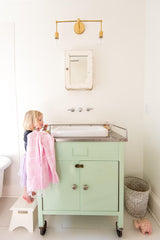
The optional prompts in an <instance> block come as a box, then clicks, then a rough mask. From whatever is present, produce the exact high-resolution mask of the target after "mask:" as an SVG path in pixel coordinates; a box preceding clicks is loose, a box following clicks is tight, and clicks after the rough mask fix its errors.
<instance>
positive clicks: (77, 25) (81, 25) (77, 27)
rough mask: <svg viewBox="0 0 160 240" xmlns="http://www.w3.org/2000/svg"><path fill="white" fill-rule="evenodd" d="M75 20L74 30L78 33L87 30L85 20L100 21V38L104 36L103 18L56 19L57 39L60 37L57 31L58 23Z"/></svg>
mask: <svg viewBox="0 0 160 240" xmlns="http://www.w3.org/2000/svg"><path fill="white" fill-rule="evenodd" d="M69 22H75V24H74V31H75V33H77V34H82V33H83V32H84V31H85V25H84V23H83V22H99V23H100V31H99V38H103V31H102V20H80V18H78V19H77V20H67V21H56V32H55V39H59V33H58V31H57V25H58V23H69Z"/></svg>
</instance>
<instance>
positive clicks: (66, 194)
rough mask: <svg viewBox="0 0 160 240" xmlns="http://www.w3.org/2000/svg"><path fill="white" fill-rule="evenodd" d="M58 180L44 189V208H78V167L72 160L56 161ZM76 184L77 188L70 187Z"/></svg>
mask: <svg viewBox="0 0 160 240" xmlns="http://www.w3.org/2000/svg"><path fill="white" fill-rule="evenodd" d="M57 173H58V176H59V179H60V182H59V183H57V184H54V185H52V184H51V185H50V186H49V187H48V188H47V189H45V190H44V196H43V209H44V210H79V188H78V185H79V169H77V168H75V162H74V161H57ZM74 184H76V185H77V189H72V186H73V185H74Z"/></svg>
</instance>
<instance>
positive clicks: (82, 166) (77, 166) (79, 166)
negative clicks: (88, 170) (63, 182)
mask: <svg viewBox="0 0 160 240" xmlns="http://www.w3.org/2000/svg"><path fill="white" fill-rule="evenodd" d="M75 168H84V165H83V164H75Z"/></svg>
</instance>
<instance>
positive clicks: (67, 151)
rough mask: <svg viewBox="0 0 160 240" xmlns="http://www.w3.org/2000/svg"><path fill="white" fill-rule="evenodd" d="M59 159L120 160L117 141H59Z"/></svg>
mask: <svg viewBox="0 0 160 240" xmlns="http://www.w3.org/2000/svg"><path fill="white" fill-rule="evenodd" d="M55 150H56V159H57V160H75V161H77V160H118V159H119V154H118V153H119V143H117V142H57V143H55Z"/></svg>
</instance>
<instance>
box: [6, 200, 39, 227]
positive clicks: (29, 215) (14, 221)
mask: <svg viewBox="0 0 160 240" xmlns="http://www.w3.org/2000/svg"><path fill="white" fill-rule="evenodd" d="M10 210H11V211H13V212H12V218H11V221H10V227H9V230H10V231H13V230H14V229H15V228H17V227H25V228H26V229H28V231H29V232H33V229H34V227H35V225H36V223H37V200H36V199H34V201H33V202H32V203H27V201H25V200H24V199H23V197H22V196H21V197H20V198H18V199H17V201H16V202H15V203H14V204H13V206H12V207H11V208H10Z"/></svg>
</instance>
